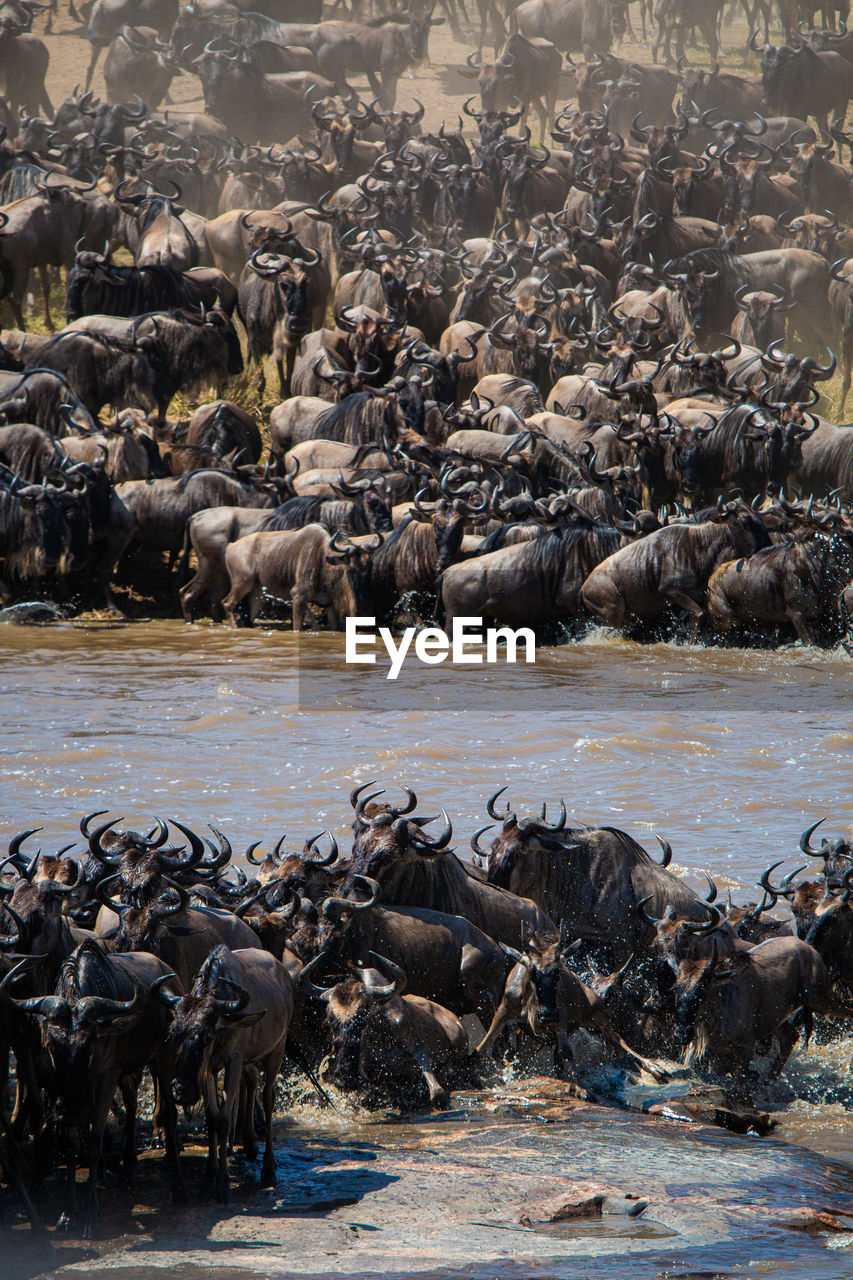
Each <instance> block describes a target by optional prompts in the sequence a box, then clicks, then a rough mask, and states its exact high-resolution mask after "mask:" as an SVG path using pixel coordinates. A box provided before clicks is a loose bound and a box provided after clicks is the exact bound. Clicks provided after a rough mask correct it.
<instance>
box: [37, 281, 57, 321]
mask: <svg viewBox="0 0 853 1280" xmlns="http://www.w3.org/2000/svg"><path fill="white" fill-rule="evenodd" d="M38 270H39V279H40V280H41V296H42V301H43V302H44V322H45V324H46V325H47V327H48V329H49V330H50V332H51V333H53V332H54V331H55V326H54V323H53V319H52V317H51V314H50V272H49V271H48V269H47V267H39V269H38Z"/></svg>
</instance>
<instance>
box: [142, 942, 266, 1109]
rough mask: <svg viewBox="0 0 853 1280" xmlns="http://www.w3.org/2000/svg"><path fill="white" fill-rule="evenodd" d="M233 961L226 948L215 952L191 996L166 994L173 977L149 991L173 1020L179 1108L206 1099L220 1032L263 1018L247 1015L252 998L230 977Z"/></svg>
mask: <svg viewBox="0 0 853 1280" xmlns="http://www.w3.org/2000/svg"><path fill="white" fill-rule="evenodd" d="M229 955H230V952H229V950H228V948H227V947H226V946H218V947H214V949H213V951H212V952H211V953H210V955H209V956H208V958H207V959H206V960H205V962H204V964H203V965H202V967H201V969H199V972H198V976H197V977H196V979H195V982H194V983H193V986H192V990H191V991H190V992H189V994H188V995H184V996H178V995H175V994H174V993H173V992H169V991H167V990H166V984H167V983H169V982H170V981H173V980H174V974H166V975H164V977H162V978H158V979H157V980H156V981H155V982H154V983H153V984H152V987H151V994H152V996H153V997H154V998H155V999H156V1000H159V1001H160V1002H161V1003H162V1004H164V1005H166V1006H167V1007H168V1008H169V1010H170V1011H171V1014H172V1024H171V1026H170V1028H169V1037H168V1043H169V1045H170V1047H171V1048H172V1050H173V1052H174V1055H175V1065H174V1069H173V1071H174V1075H173V1081H172V1092H173V1093H174V1097H175V1101H176V1102H177V1104H178V1106H181V1107H191V1106H194V1104H195V1103H196V1102H198V1100H199V1098H200V1097H201V1096H202V1094H203V1093H204V1088H205V1076H206V1074H207V1070H208V1064H209V1062H210V1055H211V1052H212V1050H213V1046H214V1042H215V1036H216V1032H217V1031H218V1030H219V1029H220V1028H221V1027H250V1026H252V1025H253V1024H254V1023H256V1022H258V1021H260V1019H261V1018H262V1017H263V1016H264V1014H263V1010H262V1011H261V1012H259V1013H247V1012H246V1006H247V1005H248V1003H249V1001H250V998H251V997H250V995H249V993H248V991H246V989H245V987H243V986H241V985H240V984H239V983H238V982H235V981H234V980H233V978H231V977H229V976H228V957H229Z"/></svg>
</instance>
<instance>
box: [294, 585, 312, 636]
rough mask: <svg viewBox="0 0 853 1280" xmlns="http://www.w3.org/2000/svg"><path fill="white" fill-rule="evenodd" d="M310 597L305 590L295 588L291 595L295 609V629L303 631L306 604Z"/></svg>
mask: <svg viewBox="0 0 853 1280" xmlns="http://www.w3.org/2000/svg"><path fill="white" fill-rule="evenodd" d="M307 603H308V598H307V596H306V595H305V593H304V591H300V590H297V589H294V591H293V594H292V596H291V607H292V610H293V630H294V631H301V630H302V628H303V627H304V626H305V606H306V605H307Z"/></svg>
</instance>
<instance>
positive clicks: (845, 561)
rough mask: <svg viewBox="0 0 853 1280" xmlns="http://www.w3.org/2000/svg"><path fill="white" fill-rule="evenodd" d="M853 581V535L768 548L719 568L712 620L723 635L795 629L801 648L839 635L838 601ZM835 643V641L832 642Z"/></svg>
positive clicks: (711, 597) (711, 591)
mask: <svg viewBox="0 0 853 1280" xmlns="http://www.w3.org/2000/svg"><path fill="white" fill-rule="evenodd" d="M851 578H853V548H851V545H850V535H849V534H848V536H847V537H844V536H843V535H842V534H841V533H840V532H839V533H836V534H835V535H833V534H832V532H831V531H828V532H827V533H825V534H818V535H817V536H816V537H813V538H808V539H805V540H803V541H798V542H791V543H782V544H781V545H779V546H773V547H766V548H765V549H764V550H763V551H757V552H756V553H755V555H752V556H748V557H747V558H745V559H742V560H734V561H731V562H729V563H727V564H722V565H720V567H719V569H717V570H716V571H715V572H714V573H713V574H712V575H711V578H710V581H709V583H708V617H709V618H710V620H711V622H712V624H713V625H714V627H715V628H716V629H717V630H718V631H721V632H726V631H728V630H729V629H730V628H731V627H732V626H741V627H748V628H759V629H761V630H764V629H766V628H776V627H782V626H786V625H789V626H793V628H794V630H795V632H796V634H797V636H798V638H799V639H800V640H801V641H802V642H803V644H812V643H814V640H815V636H816V635H824V633H826V634H825V635H824V638H825V639H826V638H827V636H829V637H831V636H832V634H833V632H837V627H838V621H839V598H840V596H841V593H842V591H843V590H844V588H845V587H846V586H847V585H848V584H849V582H850V581H851ZM830 643H831V640H830Z"/></svg>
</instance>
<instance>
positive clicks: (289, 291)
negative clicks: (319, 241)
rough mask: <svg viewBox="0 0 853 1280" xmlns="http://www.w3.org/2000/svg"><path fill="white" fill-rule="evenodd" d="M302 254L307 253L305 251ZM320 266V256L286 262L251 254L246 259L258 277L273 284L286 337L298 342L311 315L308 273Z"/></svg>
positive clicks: (279, 256)
mask: <svg viewBox="0 0 853 1280" xmlns="http://www.w3.org/2000/svg"><path fill="white" fill-rule="evenodd" d="M305 252H306V253H308V252H309V251H308V250H306V251H305ZM319 262H320V254H319V253H317V252H311V256H310V257H300V258H286V257H282V256H281V255H279V254H274V253H253V254H252V256H251V258H250V259H249V263H250V265H251V267H252V270H253V271H254V272H255V273H256V274H257V275H259V276H261V277H263V278H265V279H267V280H270V281H274V282H275V288H276V290H277V291H278V293H279V294H280V296H281V299H282V302H283V305H284V325H285V332H286V333H287V335H288V337H293V338H301V337H302V336H303V335H304V334H306V333H307V332H308V330H309V329H310V328H311V311H310V303H309V298H308V290H309V285H310V277H309V275H308V271H306V267H307V268H308V269H309V270H310V268H312V267H316V266H317V265H318V264H319Z"/></svg>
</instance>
